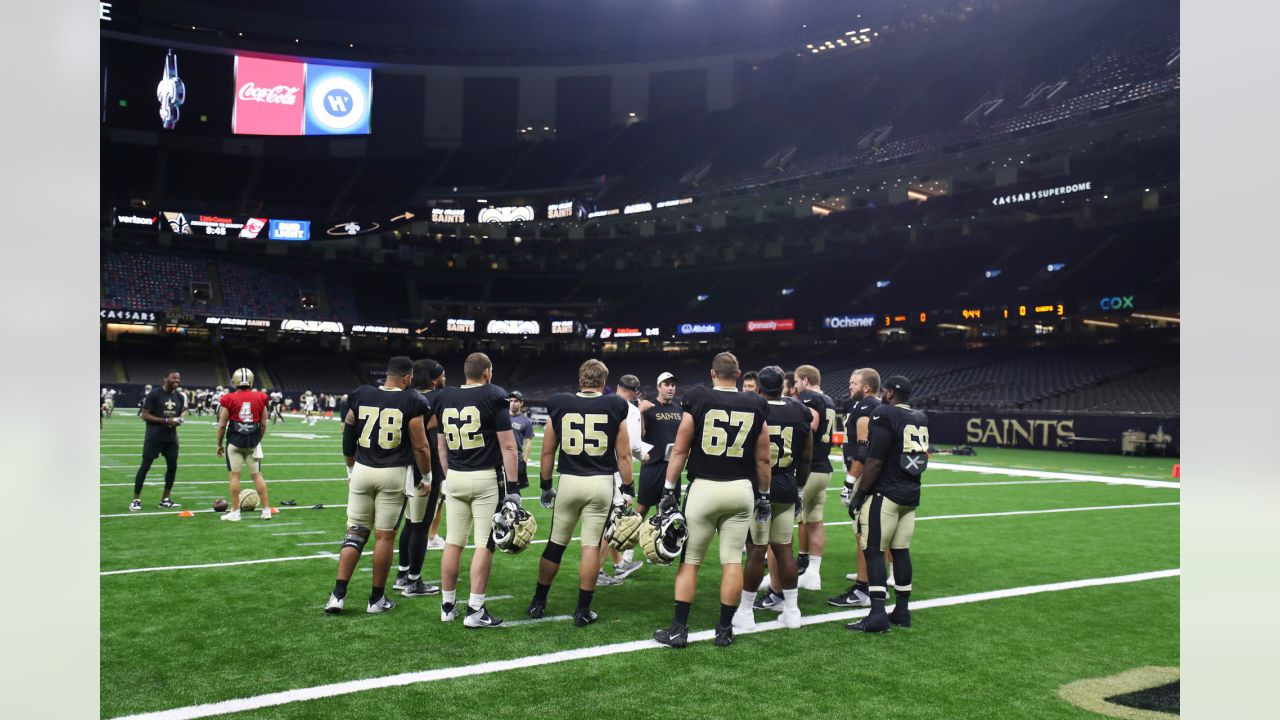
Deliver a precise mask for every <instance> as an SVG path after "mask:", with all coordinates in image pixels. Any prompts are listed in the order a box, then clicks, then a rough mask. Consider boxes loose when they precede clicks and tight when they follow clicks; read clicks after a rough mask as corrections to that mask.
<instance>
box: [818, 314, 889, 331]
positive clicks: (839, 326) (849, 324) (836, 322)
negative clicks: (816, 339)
mask: <svg viewBox="0 0 1280 720" xmlns="http://www.w3.org/2000/svg"><path fill="white" fill-rule="evenodd" d="M875 325H876V316H875V315H833V316H830V317H824V318H822V327H824V328H827V329H828V330H848V329H851V328H869V327H875Z"/></svg>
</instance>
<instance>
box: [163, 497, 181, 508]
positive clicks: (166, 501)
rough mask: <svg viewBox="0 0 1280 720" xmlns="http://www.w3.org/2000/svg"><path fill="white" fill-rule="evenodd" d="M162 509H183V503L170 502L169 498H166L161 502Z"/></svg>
mask: <svg viewBox="0 0 1280 720" xmlns="http://www.w3.org/2000/svg"><path fill="white" fill-rule="evenodd" d="M160 507H162V508H176V507H182V503H176V502H174V501H172V500H170V499H169V498H165V499H163V500H161V501H160Z"/></svg>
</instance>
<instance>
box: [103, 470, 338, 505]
mask: <svg viewBox="0 0 1280 720" xmlns="http://www.w3.org/2000/svg"><path fill="white" fill-rule="evenodd" d="M341 464H342V463H337V465H339V466H340V465H341ZM346 481H347V476H346V475H340V476H338V477H331V478H283V479H279V478H271V479H269V480H267V483H268V484H269V485H275V484H277V483H310V482H346ZM227 482H228V480H227V479H226V478H223V479H221V480H179V481H178V482H177V483H174V489H175V490H177V491H179V492H181V490H182V488H181V486H183V485H226V484H227ZM241 482H242V483H243V484H247V482H246V481H243V480H242V481H241ZM143 485H152V486H155V487H159V486H162V485H164V481H162V480H154V481H152V480H149V481H147V482H145V483H143ZM98 487H100V488H108V487H133V483H131V482H119V483H98ZM183 497H199V496H198V495H184V496H183Z"/></svg>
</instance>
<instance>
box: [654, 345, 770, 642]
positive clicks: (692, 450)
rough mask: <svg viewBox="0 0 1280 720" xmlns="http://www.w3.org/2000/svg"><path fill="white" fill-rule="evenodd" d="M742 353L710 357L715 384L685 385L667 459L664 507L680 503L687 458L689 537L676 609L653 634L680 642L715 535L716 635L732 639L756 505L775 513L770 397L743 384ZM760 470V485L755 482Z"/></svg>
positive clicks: (685, 638) (764, 513)
mask: <svg viewBox="0 0 1280 720" xmlns="http://www.w3.org/2000/svg"><path fill="white" fill-rule="evenodd" d="M739 374H740V372H739V369H738V358H737V357H735V356H734V355H733V353H728V352H722V353H720V354H719V355H716V357H715V359H714V360H713V361H712V363H711V384H712V387H710V388H708V387H706V386H705V385H699V386H695V387H693V388H692V389H690V390H689V391H688V392H687V393H685V398H684V403H683V405H684V413H683V415H682V416H681V418H680V429H679V430H678V431H677V432H676V441H675V447H674V448H672V450H671V461H670V462H669V463H668V464H667V479H666V482H665V483H664V486H663V491H662V499H661V500H659V501H658V508H659V510H660V511H667V510H669V509H673V508H675V507H676V504H677V503H676V486H677V485H678V484H679V482H680V473H681V471H682V470H684V467H685V461H686V460H687V461H688V464H689V474H690V476H692V477H693V478H695V479H694V480H691V481H690V482H689V491H688V493H687V495H686V497H685V507H684V516H685V519H686V521H687V522H688V527H689V539H688V542H687V543H686V544H685V547H684V554H683V556H682V557H681V561H680V569H679V570H678V571H677V573H676V587H675V617H674V618H673V620H672V623H671V627H669V628H662V629H660V630H657V631H655V632H654V633H653V639H654V640H657V641H658V642H660V643H662V644H663V645H669V646H671V647H676V648H681V647H684V646H686V645H687V644H688V643H689V609H690V606H691V605H692V603H693V596H694V593H695V591H696V590H697V584H698V567H699V566H700V565H701V564H702V558H703V555H704V554H705V553H706V551H707V547H708V546H709V545H710V544H711V539H712V537H713V536H716V535H719V540H720V620H719V622H718V623H716V628H715V637H716V639H715V643H716V645H718V646H721V647H724V646H727V645H730V644H732V643H733V616H734V613H736V612H737V610H738V603H739V602H740V601H741V599H742V548H743V547H744V546H745V545H746V542H747V534H748V530H749V528H750V525H751V521H752V513H753V510H754V513H755V520H756V521H757V522H768V521H769V517H770V512H771V511H770V505H769V499H768V494H769V489H770V481H771V480H772V478H773V473H772V470H771V468H770V465H769V448H770V442H769V427H768V425H767V423H766V422H765V418H766V417H767V416H768V405H767V404H766V403H765V399H764V398H763V397H761V396H759V395H755V394H753V393H744V392H739V391H738V375H739ZM752 477H755V478H756V480H757V482H758V485H755V486H754V492H753V486H752V483H751V478H752Z"/></svg>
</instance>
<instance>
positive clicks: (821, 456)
mask: <svg viewBox="0 0 1280 720" xmlns="http://www.w3.org/2000/svg"><path fill="white" fill-rule="evenodd" d="M796 399H797V400H799V401H800V402H802V403H804V404H805V406H806V407H808V408H809V409H811V410H813V411H814V413H815V414H816V416H817V424H816V425H814V428H813V460H812V468H813V472H812V473H811V474H810V475H809V481H808V483H806V484H805V485H804V487H802V488H801V489H800V490H801V493H802V495H803V497H802V498H801V503H800V504H801V510H800V523H801V525H800V532H801V535H802V537H807V538H808V542H807V544H806V543H801V545H800V559H799V560H798V561H797V562H798V564H799V566H800V589H801V590H821V589H822V576H821V574H820V572H821V570H822V553H823V551H824V550H825V549H826V545H827V529H826V527H825V526H824V525H823V524H822V514H823V508H824V507H825V505H826V500H827V488H828V487H829V486H830V485H831V457H830V455H831V431H832V429H833V427H834V426H835V423H836V406H835V403H833V402H832V401H831V398H830V397H828V396H827V395H826V394H824V393H823V392H822V374H821V373H820V372H818V368H816V367H814V366H812V365H801V366H800V367H798V368H796ZM806 558H807V560H806Z"/></svg>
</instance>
